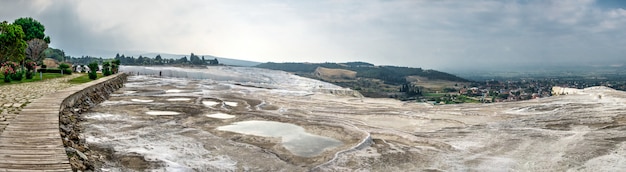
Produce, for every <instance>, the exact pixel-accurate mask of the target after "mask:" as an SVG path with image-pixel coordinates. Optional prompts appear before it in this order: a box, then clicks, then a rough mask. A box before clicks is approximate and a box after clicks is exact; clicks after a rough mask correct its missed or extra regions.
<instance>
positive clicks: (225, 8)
mask: <svg viewBox="0 0 626 172" xmlns="http://www.w3.org/2000/svg"><path fill="white" fill-rule="evenodd" d="M29 2H32V3H25V2H24V1H0V10H1V12H0V14H1V15H0V16H3V17H2V18H0V19H3V20H13V19H14V18H17V17H21V16H24V15H25V16H33V17H35V18H39V20H41V21H42V23H44V24H45V25H46V26H47V27H48V30H47V33H48V34H49V35H51V36H52V39H53V46H56V47H58V48H62V49H65V50H66V52H68V53H70V54H73V55H82V54H90V53H100V54H97V55H108V56H111V55H113V53H114V52H118V51H119V52H124V51H148V52H166V53H183V54H187V53H190V52H194V53H196V54H213V55H217V56H224V57H232V58H245V59H247V60H255V61H312V62H325V61H357V60H358V61H369V62H373V63H377V64H393V65H404V66H407V65H408V66H416V67H426V68H454V67H463V66H465V67H467V66H468V64H476V63H475V62H476V61H479V62H481V63H482V64H489V63H495V64H497V65H500V66H501V65H506V64H511V63H510V62H511V61H515V62H516V63H515V64H534V63H543V62H559V61H566V60H569V61H571V60H573V59H575V60H578V61H587V62H589V61H594V60H605V61H608V60H617V59H621V58H623V56H624V53H625V50H623V47H625V46H626V41H625V40H626V39H624V38H626V33H625V32H624V31H622V30H623V29H621V28H626V11H625V10H624V9H621V8H600V7H598V5H597V3H598V2H596V1H593V0H571V1H561V0H553V1H524V0H518V1H493V0H477V1H414V0H391V1H375V0H372V1H356V0H355V1H352V0H343V1H275V0H267V1H237V0H236V1H213V0H209V1H202V0H184V1H166V0H157V1H147V0H136V1H121V0H114V1H96V0H83V1H77V0H76V1H75V0H66V1H54V3H51V1H29ZM9 6H15V7H17V8H16V9H22V10H17V11H16V10H14V8H7V7H9ZM103 53H106V54H103ZM590 56H593V58H590ZM476 65H477V66H476V67H485V66H493V65H492V64H490V65H482V66H480V65H479V64H476Z"/></svg>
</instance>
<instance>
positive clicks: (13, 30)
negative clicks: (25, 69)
mask: <svg viewBox="0 0 626 172" xmlns="http://www.w3.org/2000/svg"><path fill="white" fill-rule="evenodd" d="M26 46H27V44H26V41H24V31H22V28H21V26H19V25H14V24H9V23H8V22H6V21H4V22H2V23H0V61H14V62H21V61H22V60H24V58H25V56H24V49H26Z"/></svg>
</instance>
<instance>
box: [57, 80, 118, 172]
mask: <svg viewBox="0 0 626 172" xmlns="http://www.w3.org/2000/svg"><path fill="white" fill-rule="evenodd" d="M127 76H128V75H126V74H125V73H119V74H115V75H111V76H108V77H104V78H100V79H98V80H95V81H91V82H88V83H85V84H81V85H79V86H76V88H74V87H72V88H70V89H69V90H70V91H71V90H77V91H71V92H73V93H71V94H70V95H69V96H67V97H66V98H65V99H64V100H63V102H62V103H61V107H60V109H59V128H60V133H61V138H62V141H63V145H64V146H65V151H66V153H67V155H68V158H69V161H70V164H71V165H72V169H73V170H75V171H76V170H78V171H85V170H94V168H93V167H94V162H97V159H98V158H99V157H98V156H97V155H94V154H92V153H91V151H90V150H89V146H88V145H87V143H86V141H85V138H84V137H83V136H81V135H80V133H81V129H82V127H81V126H80V124H79V121H80V120H81V119H82V118H81V113H83V112H86V111H87V110H89V109H90V108H91V107H93V106H95V105H97V104H98V103H101V102H103V101H105V100H107V99H108V98H109V95H110V94H111V93H113V92H115V91H116V90H117V89H119V88H121V87H123V86H124V82H126V78H127Z"/></svg>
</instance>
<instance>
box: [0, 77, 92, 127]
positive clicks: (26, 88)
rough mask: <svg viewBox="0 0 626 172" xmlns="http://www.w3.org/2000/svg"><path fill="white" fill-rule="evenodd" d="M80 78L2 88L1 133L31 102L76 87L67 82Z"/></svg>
mask: <svg viewBox="0 0 626 172" xmlns="http://www.w3.org/2000/svg"><path fill="white" fill-rule="evenodd" d="M78 76H81V75H79V74H74V75H71V76H66V77H63V78H54V79H48V80H45V81H40V82H29V83H21V84H11V85H2V86H0V133H2V131H4V128H5V127H6V126H7V125H9V123H10V122H11V120H13V119H14V118H15V116H16V115H17V114H18V113H19V112H20V111H21V110H22V108H24V107H25V106H26V105H27V104H28V103H30V101H33V100H35V99H37V98H40V97H41V96H43V95H46V94H51V93H54V92H56V91H59V90H62V89H65V88H68V87H70V86H72V85H75V84H70V83H68V82H67V81H68V80H70V79H72V78H75V77H78ZM0 82H1V81H0Z"/></svg>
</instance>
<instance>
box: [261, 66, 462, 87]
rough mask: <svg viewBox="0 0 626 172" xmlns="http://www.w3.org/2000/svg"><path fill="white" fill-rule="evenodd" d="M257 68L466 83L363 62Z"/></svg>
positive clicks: (427, 72)
mask: <svg viewBox="0 0 626 172" xmlns="http://www.w3.org/2000/svg"><path fill="white" fill-rule="evenodd" d="M256 67H259V68H266V69H274V70H282V71H287V72H293V73H313V72H315V70H316V69H317V68H318V67H324V68H329V69H345V70H350V71H354V72H356V77H362V78H374V79H380V80H382V81H384V82H385V83H388V84H404V83H406V82H407V79H406V78H407V77H409V76H420V77H424V78H428V79H430V80H447V81H456V82H468V80H466V79H463V78H461V77H458V76H455V75H452V74H449V73H445V72H440V71H436V70H423V69H422V68H410V67H398V66H375V65H373V64H369V63H365V62H349V63H272V62H269V63H262V64H259V65H257V66H256Z"/></svg>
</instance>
